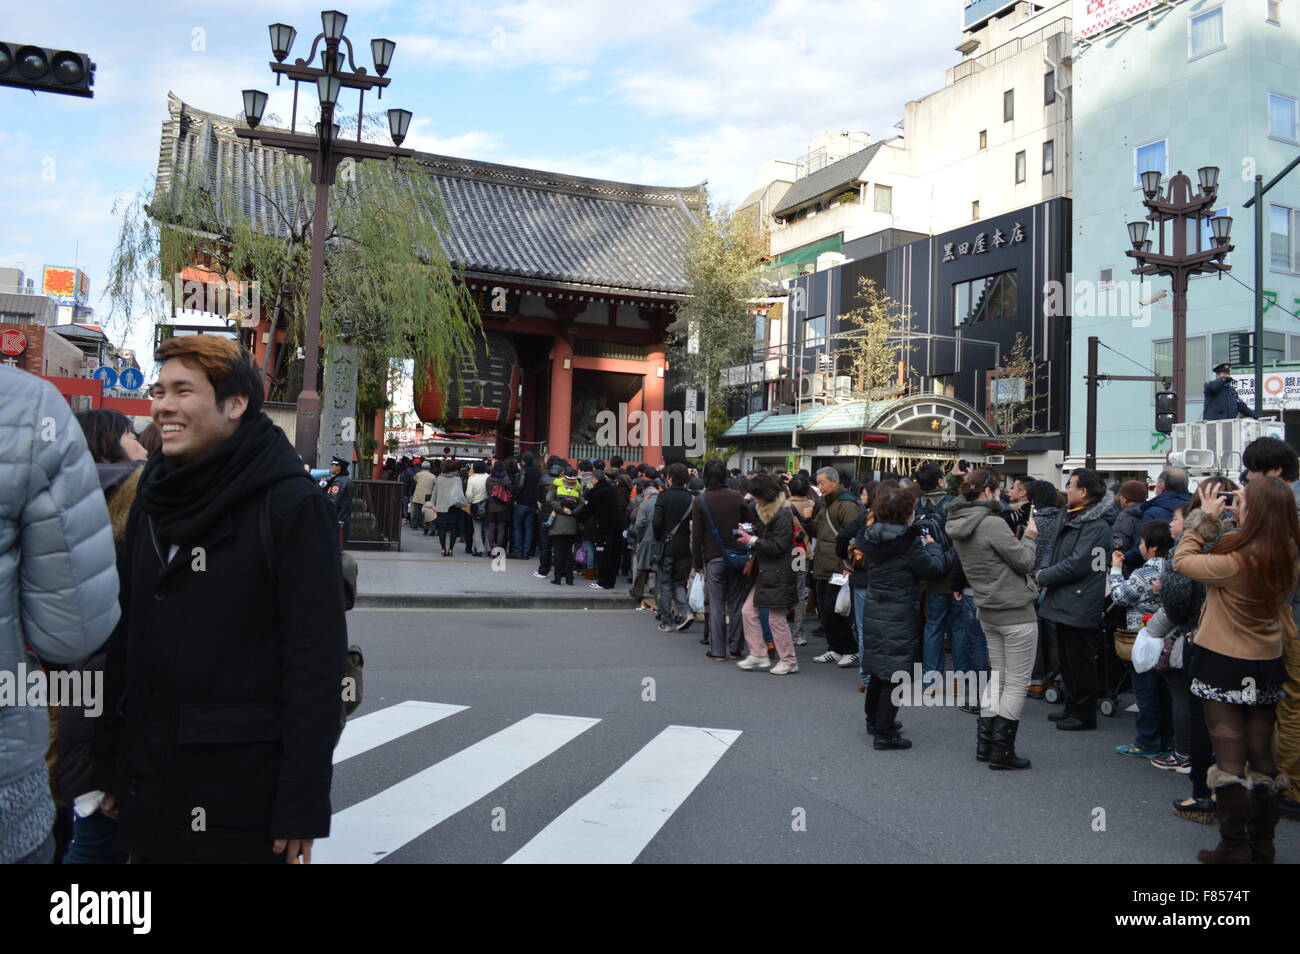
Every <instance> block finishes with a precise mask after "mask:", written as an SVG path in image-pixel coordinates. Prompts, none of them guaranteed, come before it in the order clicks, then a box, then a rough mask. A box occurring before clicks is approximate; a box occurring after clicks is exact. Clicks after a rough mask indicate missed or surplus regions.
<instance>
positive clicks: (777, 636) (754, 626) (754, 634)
mask: <svg viewBox="0 0 1300 954" xmlns="http://www.w3.org/2000/svg"><path fill="white" fill-rule="evenodd" d="M756 592H758V587H757V586H752V587H750V589H749V595H748V596H746V597H745V605H744V606H743V607H742V608H741V610H740V618H741V620H742V621H743V622H744V624H745V644H746V645H747V646H748V647H749V654H750V655H751V656H762V657H764V658H767V643H766V642H764V641H763V623H762V621H761V620H760V619H759V618H758V609H757V608H755V606H754V594H755V593H756ZM767 625H768V626H769V627H771V629H772V642H774V643H776V654H777V656H779V657H780V659H781V662H783V663H785V664H786V665H789V666H793V665H795V664H796V663H797V662H798V661H799V660H798V657H797V656H795V654H794V639H793V638H792V637H791V636H790V624H789V623H787V622H786V619H785V610H783V609H770V610H768V613H767Z"/></svg>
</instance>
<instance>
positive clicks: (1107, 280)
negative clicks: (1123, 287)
mask: <svg viewBox="0 0 1300 954" xmlns="http://www.w3.org/2000/svg"><path fill="white" fill-rule="evenodd" d="M1097 279H1098V281H1097V283H1098V284H1099V285H1100V286H1101V287H1102V288H1111V287H1113V286H1114V284H1115V266H1114V265H1107V266H1106V267H1105V268H1103V269H1102V270H1101V273H1100V274H1099V275H1098V276H1097Z"/></svg>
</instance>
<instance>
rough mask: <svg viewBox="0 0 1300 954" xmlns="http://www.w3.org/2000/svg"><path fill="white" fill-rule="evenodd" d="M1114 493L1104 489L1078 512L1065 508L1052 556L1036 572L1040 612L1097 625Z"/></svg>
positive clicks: (1055, 618) (1075, 623)
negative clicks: (1039, 588) (1040, 592)
mask: <svg viewBox="0 0 1300 954" xmlns="http://www.w3.org/2000/svg"><path fill="white" fill-rule="evenodd" d="M1114 503H1115V499H1114V497H1113V496H1112V495H1111V494H1110V493H1107V494H1106V496H1105V497H1102V498H1100V499H1098V500H1094V501H1093V502H1092V503H1090V504H1088V506H1086V507H1084V508H1083V510H1081V511H1079V512H1077V513H1071V512H1070V511H1066V513H1065V520H1064V523H1063V525H1062V527H1061V531H1060V533H1059V534H1057V537H1056V542H1055V544H1054V545H1053V547H1052V551H1051V552H1052V556H1051V559H1050V560H1049V561H1048V564H1047V566H1045V567H1044V568H1043V569H1042V570H1041V571H1039V574H1038V585H1039V586H1040V587H1042V588H1043V590H1044V591H1045V595H1044V597H1043V605H1042V608H1041V610H1040V611H1039V615H1040V616H1041V617H1042V618H1043V619H1049V620H1051V621H1052V622H1054V623H1060V624H1062V625H1064V626H1074V627H1077V628H1079V629H1093V628H1094V627H1096V628H1100V627H1101V625H1102V617H1103V614H1104V611H1105V605H1106V575H1107V574H1106V571H1107V570H1108V569H1109V568H1110V554H1111V549H1110V545H1111V524H1112V523H1113V522H1114V520H1115V506H1114Z"/></svg>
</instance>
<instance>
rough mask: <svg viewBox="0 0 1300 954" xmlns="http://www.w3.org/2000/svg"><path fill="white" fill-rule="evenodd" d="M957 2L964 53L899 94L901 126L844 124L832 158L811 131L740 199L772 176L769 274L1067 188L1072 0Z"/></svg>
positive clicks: (786, 274) (766, 188)
mask: <svg viewBox="0 0 1300 954" xmlns="http://www.w3.org/2000/svg"><path fill="white" fill-rule="evenodd" d="M960 12H961V15H962V21H961V23H960V26H961V42H960V43H959V44H958V45H957V46H956V50H957V51H958V52H959V53H961V55H962V59H961V61H960V62H959V63H957V64H956V65H954V66H953V67H952V68H951V69H949V70H948V71H947V75H946V78H945V84H944V86H943V88H942V89H940V90H938V91H936V92H934V93H932V94H930V95H929V96H926V97H924V98H923V99H919V100H915V101H913V102H910V103H907V104H906V106H905V108H904V119H903V135H902V136H896V137H893V138H889V139H883V140H879V141H876V142H874V143H871V142H869V141H868V140H867V137H866V134H865V133H857V134H848V133H846V134H843V135H842V136H841V137H840V138H839V141H838V144H839V145H841V147H842V146H843V145H848V144H855V143H858V144H861V145H862V148H859V149H857V150H856V151H853V152H850V153H848V154H846V155H843V156H842V157H839V158H838V159H832V157H833V156H834V152H835V150H833V149H831V150H827V149H826V147H827V145H828V143H827V141H826V139H827V137H819V140H817V141H814V143H812V144H811V145H810V147H809V153H808V154H807V156H806V157H805V159H804V160H803V161H801V162H799V163H796V164H795V165H796V170H795V171H796V173H797V174H798V177H797V178H796V179H795V180H794V182H793V183H791V184H790V186H789V187H788V188H784V187H782V186H781V181H780V180H779V179H776V178H767V177H764V178H763V179H762V181H763V182H764V185H763V186H761V187H760V188H759V189H758V190H756V191H755V192H754V193H751V195H750V197H748V198H747V199H746V202H745V204H754V203H757V202H759V201H760V200H763V199H768V200H770V199H771V197H772V196H773V195H774V194H775V193H776V191H777V188H778V187H779V188H780V191H781V197H780V198H779V199H778V200H776V201H775V203H774V207H773V208H772V209H771V211H770V213H769V215H770V217H771V219H772V220H774V223H775V224H774V227H773V230H772V236H771V253H772V257H773V265H774V268H773V274H772V277H774V278H778V279H786V278H790V277H793V275H796V274H801V273H803V272H805V271H809V270H812V268H813V267H814V266H815V265H816V263H817V262H818V260H819V259H821V263H822V264H821V266H820V267H824V266H825V265H830V264H836V263H838V262H840V261H843V257H844V256H846V257H849V258H853V257H855V255H854V251H855V250H854V248H853V247H852V245H851V243H852V242H853V241H854V240H855V239H859V238H863V237H866V236H871V235H876V234H878V233H882V232H887V231H888V230H897V232H898V233H899V235H898V238H899V239H900V240H902V241H907V240H910V239H909V235H910V236H911V237H917V236H924V235H933V234H937V233H940V232H945V231H948V230H950V229H954V228H957V227H960V226H962V225H965V224H967V223H969V222H971V221H974V220H978V219H982V218H990V217H992V216H996V215H1000V214H1002V213H1005V212H1009V211H1013V210H1016V209H1022V208H1028V207H1029V206H1032V205H1035V204H1037V203H1040V202H1043V201H1045V200H1048V199H1051V198H1055V197H1058V196H1068V195H1069V194H1070V155H1071V151H1072V149H1071V137H1070V121H1071V104H1070V96H1071V89H1070V87H1071V60H1070V53H1071V42H1072V37H1071V19H1070V0H1047V2H1028V0H1018V2H1017V0H1012V2H989V0H967V2H965V3H963V4H961V10H960ZM819 150H822V151H820V152H819ZM810 156H815V157H817V161H809V159H808V157H810ZM788 166H789V164H788V163H787V164H786V167H787V168H788ZM769 168H770V164H769V166H765V169H769ZM742 207H744V204H742ZM892 244H898V243H897V242H894V243H892ZM886 247H888V244H887V245H886ZM870 250H871V251H880V250H881V249H880V248H876V247H872V248H871V249H870ZM827 253H832V254H830V255H827ZM835 253H838V254H835Z"/></svg>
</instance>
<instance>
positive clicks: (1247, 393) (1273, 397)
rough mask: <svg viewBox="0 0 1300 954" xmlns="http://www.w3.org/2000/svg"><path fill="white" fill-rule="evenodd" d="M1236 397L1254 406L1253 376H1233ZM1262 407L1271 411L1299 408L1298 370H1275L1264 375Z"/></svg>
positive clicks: (1299, 375)
mask: <svg viewBox="0 0 1300 954" xmlns="http://www.w3.org/2000/svg"><path fill="white" fill-rule="evenodd" d="M1232 384H1233V386H1234V387H1235V388H1236V389H1237V397H1239V398H1241V400H1242V402H1243V403H1245V404H1246V405H1247V406H1249V407H1251V408H1254V406H1255V376H1254V375H1253V374H1250V375H1246V376H1243V377H1240V378H1233V380H1232ZM1264 409H1265V410H1272V411H1279V410H1281V411H1296V410H1300V372H1286V371H1277V372H1274V373H1272V374H1265V375H1264Z"/></svg>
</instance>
